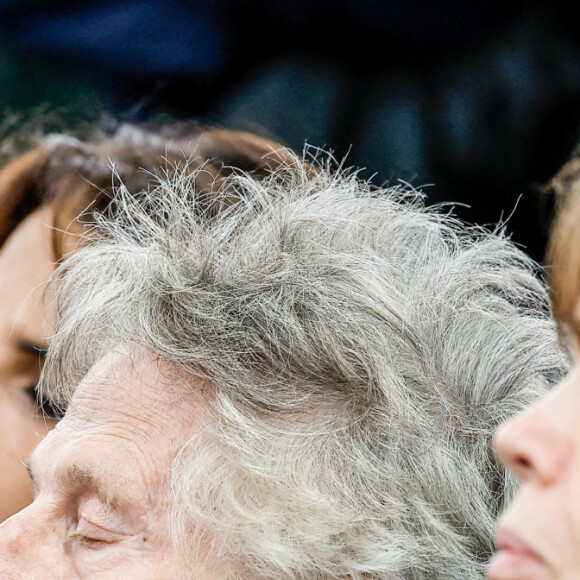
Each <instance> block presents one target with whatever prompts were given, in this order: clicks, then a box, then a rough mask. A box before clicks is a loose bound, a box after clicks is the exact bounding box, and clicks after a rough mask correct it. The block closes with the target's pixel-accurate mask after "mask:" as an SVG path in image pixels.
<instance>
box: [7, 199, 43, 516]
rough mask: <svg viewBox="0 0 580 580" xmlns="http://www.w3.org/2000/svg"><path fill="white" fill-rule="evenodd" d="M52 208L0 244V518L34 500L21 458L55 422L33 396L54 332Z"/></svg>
mask: <svg viewBox="0 0 580 580" xmlns="http://www.w3.org/2000/svg"><path fill="white" fill-rule="evenodd" d="M51 224H52V211H51V209H50V208H49V207H44V208H42V209H40V210H37V211H35V212H34V213H32V214H30V215H29V216H28V217H27V218H26V219H25V220H24V221H23V222H22V223H21V224H20V225H19V226H18V228H17V229H16V230H15V231H14V232H13V233H12V234H11V235H10V237H9V238H8V239H7V240H6V242H5V244H4V245H3V246H2V249H1V250H0V522H1V521H2V520H4V519H6V518H7V517H9V516H11V515H12V514H14V513H15V512H17V511H18V510H20V509H22V508H23V507H25V506H26V505H27V504H28V503H30V501H31V500H32V487H31V485H30V481H29V479H28V476H27V474H26V470H25V468H24V465H23V462H24V460H25V459H26V458H27V457H28V456H29V455H30V453H31V452H32V450H33V449H34V448H35V447H36V445H37V444H38V443H39V442H40V441H41V440H42V438H43V437H44V436H45V435H46V433H47V432H48V431H49V430H50V429H51V427H52V426H53V425H54V422H53V421H51V420H47V419H45V418H43V417H42V412H41V410H40V409H39V406H38V403H37V401H36V400H35V399H36V396H37V393H36V390H35V388H36V384H37V382H38V378H39V375H40V370H41V368H42V364H43V359H44V351H45V350H46V347H47V346H48V337H49V336H50V334H51V332H52V320H51V314H50V312H47V308H46V305H45V302H44V301H43V296H42V295H43V291H44V287H45V282H46V281H47V280H48V278H49V276H50V275H51V273H52V272H53V270H54V256H53V250H52V241H51Z"/></svg>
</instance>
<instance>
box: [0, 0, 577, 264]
mask: <svg viewBox="0 0 580 580" xmlns="http://www.w3.org/2000/svg"><path fill="white" fill-rule="evenodd" d="M579 16H580V5H571V6H568V7H566V6H564V5H563V4H562V5H560V4H559V3H556V2H549V1H539V0H538V1H535V2H517V1H511V2H510V1H502V2H499V1H494V0H487V1H485V2H484V1H480V0H472V1H471V2H456V1H450V2H445V3H443V2H440V3H436V2H432V1H427V0H408V1H405V2H402V1H400V2H396V1H389V0H384V1H365V0H358V1H356V2H354V1H350V0H334V1H330V0H320V1H317V0H308V1H302V0H285V1H284V2H265V1H261V0H245V1H244V0H236V1H234V0H201V1H199V2H188V1H185V0H183V1H179V0H160V1H157V0H144V1H133V2H118V1H117V2H112V1H101V2H99V1H93V2H91V1H90V0H85V1H83V2H77V3H76V4H75V3H72V2H70V0H67V1H66V2H65V1H61V0H0V107H1V109H2V110H1V111H0V113H2V114H7V113H12V112H16V113H20V114H22V113H24V114H25V115H26V113H27V112H28V111H32V110H34V109H36V108H38V107H39V106H46V105H48V106H49V107H52V106H55V107H65V108H67V107H68V108H69V110H71V111H74V114H73V116H74V115H77V117H83V116H84V115H87V116H90V115H93V114H95V112H97V111H99V110H109V111H111V112H112V113H113V114H114V115H115V116H116V117H118V118H120V119H123V120H128V121H140V120H145V119H147V118H149V117H151V116H154V115H159V114H167V115H170V116H172V117H175V118H195V119H199V120H201V121H204V122H209V123H213V124H219V125H227V126H230V127H235V128H241V129H247V130H251V131H255V132H258V133H261V134H264V135H266V136H270V137H273V138H275V139H278V140H279V141H281V142H283V143H284V144H286V145H289V146H291V147H293V148H295V149H298V150H301V149H302V147H303V145H304V143H305V142H308V143H309V144H312V145H315V146H320V147H324V148H327V149H330V150H331V151H332V152H333V153H334V155H335V156H336V157H338V158H339V159H342V158H343V157H344V156H345V155H346V156H347V158H346V159H347V160H346V164H347V165H349V166H350V165H355V166H361V167H364V170H363V172H362V175H363V176H364V177H371V176H373V180H374V182H375V183H377V184H380V183H383V182H390V183H393V182H396V181H397V180H398V179H403V180H405V181H408V182H410V183H412V184H413V185H415V186H418V187H424V190H425V192H426V193H427V200H428V203H439V202H449V201H451V202H458V205H457V207H456V209H455V213H456V214H457V215H458V216H459V217H461V218H462V219H464V220H466V221H468V222H472V223H478V224H482V225H493V224H495V223H496V222H498V220H500V219H503V220H505V219H508V218H509V220H508V224H507V229H508V231H509V232H511V234H512V239H514V241H516V242H517V243H518V244H520V245H521V246H522V247H524V249H526V251H527V252H528V253H529V254H530V255H531V256H532V257H534V258H535V259H537V260H541V259H542V257H543V254H544V249H545V242H546V235H547V232H548V228H549V224H550V217H551V203H550V200H548V199H545V198H544V197H543V196H542V195H541V194H540V193H539V192H538V186H539V185H540V184H542V183H544V182H545V181H546V180H548V179H549V178H550V177H551V176H552V175H553V174H554V173H555V172H556V170H557V169H558V168H559V167H560V165H561V164H562V163H564V161H565V160H566V159H567V157H568V156H569V155H570V152H571V151H572V149H573V148H574V146H575V145H576V142H577V140H578V139H579V135H578V127H579V126H580V20H579ZM71 122H73V121H71Z"/></svg>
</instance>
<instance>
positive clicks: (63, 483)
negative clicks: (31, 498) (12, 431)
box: [24, 457, 129, 508]
mask: <svg viewBox="0 0 580 580" xmlns="http://www.w3.org/2000/svg"><path fill="white" fill-rule="evenodd" d="M24 468H25V469H26V472H27V473H28V477H29V478H30V481H31V482H32V487H33V488H34V495H35V497H36V495H37V494H38V492H39V485H38V482H37V480H36V478H35V476H34V470H33V468H32V457H29V458H28V459H26V461H24ZM55 482H56V484H57V486H58V487H59V488H60V489H63V490H68V489H71V488H81V487H90V488H92V489H93V490H94V491H95V492H96V493H97V495H98V496H99V499H100V501H101V502H103V503H105V504H107V505H110V506H112V507H113V508H116V507H118V506H119V505H120V503H121V502H122V503H128V502H129V499H128V498H127V497H124V496H120V495H117V494H111V493H107V492H106V487H105V486H104V485H103V482H102V480H101V479H100V478H99V477H98V476H97V475H96V474H95V471H94V470H93V469H91V468H90V467H80V466H79V465H77V464H75V463H73V464H72V465H69V466H68V467H66V468H62V469H59V470H58V471H57V473H56V476H55Z"/></svg>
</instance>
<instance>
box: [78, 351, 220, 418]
mask: <svg viewBox="0 0 580 580" xmlns="http://www.w3.org/2000/svg"><path fill="white" fill-rule="evenodd" d="M208 392H209V393H211V386H210V385H208V384H207V381H203V380H202V379H200V378H199V377H198V376H196V375H195V374H194V373H192V372H191V371H189V370H187V369H185V368H183V367H180V366H178V365H176V364H174V363H172V362H170V361H168V360H167V359H165V358H162V357H160V356H158V355H157V354H156V353H154V352H153V351H152V350H150V349H148V348H146V347H143V346H140V345H137V344H135V343H131V344H121V345H118V346H117V347H116V348H114V349H113V350H111V351H110V352H109V353H107V354H106V355H105V356H104V357H102V358H101V359H100V360H99V361H97V362H96V363H95V365H94V366H93V367H92V368H91V369H90V371H89V372H88V373H87V375H86V376H85V377H84V379H83V380H82V381H81V382H80V384H79V385H78V386H77V388H76V390H75V393H74V395H73V397H72V400H71V404H70V407H69V410H68V411H67V415H69V416H70V415H74V416H75V417H76V418H77V420H88V421H93V422H94V421H96V420H98V421H99V422H106V421H107V420H109V419H111V420H112V418H113V417H114V416H115V415H119V414H121V415H124V417H125V420H126V423H127V425H131V424H132V425H133V426H134V427H136V426H138V425H139V423H143V422H153V423H154V424H156V423H157V422H161V423H162V422H164V421H165V422H166V421H168V420H171V421H177V422H179V423H183V426H184V427H185V426H186V425H191V424H193V423H199V422H200V421H202V417H203V416H204V412H205V411H204V410H205V409H206V403H207V394H208Z"/></svg>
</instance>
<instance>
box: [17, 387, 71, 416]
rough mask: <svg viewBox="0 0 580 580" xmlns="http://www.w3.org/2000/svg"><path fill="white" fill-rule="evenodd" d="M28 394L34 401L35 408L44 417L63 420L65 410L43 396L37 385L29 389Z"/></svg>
mask: <svg viewBox="0 0 580 580" xmlns="http://www.w3.org/2000/svg"><path fill="white" fill-rule="evenodd" d="M26 394H27V395H28V396H29V397H30V398H31V399H32V402H33V403H34V406H35V407H36V409H37V411H38V412H39V414H40V415H41V416H42V417H45V418H47V419H53V420H58V419H62V416H63V415H64V412H63V410H62V409H60V408H59V407H58V406H57V405H56V404H55V403H53V402H52V401H50V399H48V398H47V397H45V396H42V395H41V394H40V392H39V390H38V386H37V385H33V386H31V387H28V388H27V389H26Z"/></svg>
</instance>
